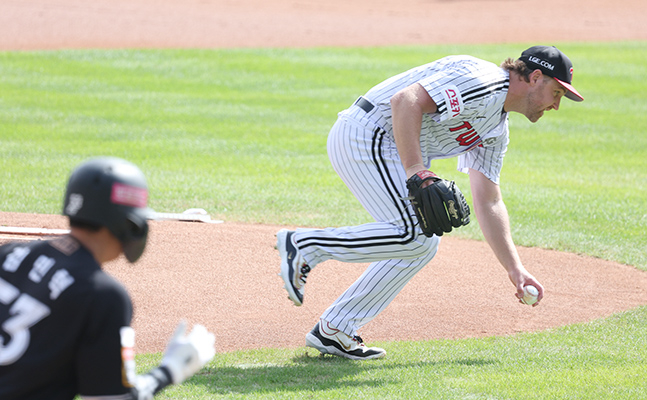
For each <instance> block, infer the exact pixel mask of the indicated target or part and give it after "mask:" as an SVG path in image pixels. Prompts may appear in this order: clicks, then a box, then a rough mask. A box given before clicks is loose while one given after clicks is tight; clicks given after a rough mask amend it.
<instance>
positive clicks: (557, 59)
mask: <svg viewBox="0 0 647 400" xmlns="http://www.w3.org/2000/svg"><path fill="white" fill-rule="evenodd" d="M519 59H520V60H521V61H523V62H525V63H526V65H527V66H528V67H529V68H531V69H539V70H541V72H542V73H543V74H544V75H548V76H550V77H552V78H554V79H555V80H556V81H557V82H559V84H560V85H562V86H563V87H564V89H566V97H567V98H569V99H571V100H573V101H582V100H584V97H582V95H581V94H580V93H579V92H578V91H577V90H575V88H574V87H573V85H572V82H573V63H572V62H571V60H570V59H569V58H568V57H566V55H565V54H564V53H562V52H561V51H559V50H558V49H557V47H555V46H533V47H531V48H529V49H527V50H525V51H524V52H523V53H521V57H519Z"/></svg>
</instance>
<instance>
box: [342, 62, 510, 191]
mask: <svg viewBox="0 0 647 400" xmlns="http://www.w3.org/2000/svg"><path fill="white" fill-rule="evenodd" d="M416 82H418V83H420V84H421V85H422V86H423V87H424V88H425V89H426V90H427V92H428V93H429V95H430V96H431V98H432V99H433V100H434V102H435V103H436V105H437V107H438V112H437V113H434V114H425V115H424V116H423V121H422V130H421V135H420V145H421V150H422V156H423V160H424V161H425V164H426V166H427V167H429V166H430V165H429V164H430V162H431V160H433V159H439V158H450V157H456V156H459V158H458V169H459V170H460V171H462V172H467V169H468V168H472V169H475V170H477V171H480V172H482V173H483V174H484V175H485V176H487V177H488V178H489V179H490V180H491V181H493V182H495V183H497V184H498V183H499V175H500V171H501V167H502V163H503V156H504V155H505V152H506V150H507V146H508V142H509V135H508V114H507V113H506V112H504V111H503V103H504V102H505V98H506V95H507V92H508V87H509V73H508V72H507V71H505V70H504V69H502V68H500V67H499V66H497V65H495V64H493V63H490V62H488V61H484V60H481V59H478V58H474V57H471V56H449V57H445V58H442V59H440V60H437V61H434V62H432V63H429V64H426V65H422V66H420V67H416V68H413V69H410V70H409V71H406V72H403V73H401V74H399V75H396V76H394V77H392V78H389V79H387V80H386V81H384V82H382V83H380V84H378V85H377V86H375V87H373V88H372V89H371V90H369V91H368V92H367V93H366V95H365V97H366V98H367V99H368V100H369V101H370V102H372V103H373V104H374V105H376V106H377V107H376V110H375V111H373V112H371V114H372V115H371V116H367V117H368V118H369V119H371V120H372V121H373V122H374V123H376V124H377V125H378V126H380V127H382V128H383V129H384V130H385V131H386V132H387V137H390V138H391V139H393V128H392V121H391V119H392V115H391V104H390V100H391V97H392V96H393V95H394V94H395V93H397V92H398V91H400V90H401V89H404V88H405V87H407V86H410V85H412V84H414V83H416ZM347 111H349V110H347ZM357 116H359V115H357Z"/></svg>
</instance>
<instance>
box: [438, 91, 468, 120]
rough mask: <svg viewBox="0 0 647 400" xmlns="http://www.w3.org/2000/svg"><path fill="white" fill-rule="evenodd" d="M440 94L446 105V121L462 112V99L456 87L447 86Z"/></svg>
mask: <svg viewBox="0 0 647 400" xmlns="http://www.w3.org/2000/svg"><path fill="white" fill-rule="evenodd" d="M441 93H442V94H443V98H444V99H445V104H446V105H447V119H451V118H455V117H457V116H458V115H459V114H460V113H461V112H463V97H462V96H461V93H460V92H459V91H458V88H457V87H456V86H454V85H447V86H445V87H444V88H443V89H442V90H441Z"/></svg>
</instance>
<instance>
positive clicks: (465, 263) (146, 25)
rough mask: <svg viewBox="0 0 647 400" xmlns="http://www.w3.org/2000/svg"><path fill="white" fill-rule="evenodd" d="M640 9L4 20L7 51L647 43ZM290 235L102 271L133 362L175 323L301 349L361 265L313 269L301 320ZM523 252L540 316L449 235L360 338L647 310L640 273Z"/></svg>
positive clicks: (565, 6) (273, 8)
mask: <svg viewBox="0 0 647 400" xmlns="http://www.w3.org/2000/svg"><path fill="white" fill-rule="evenodd" d="M645 10H647V5H645V3H644V2H643V1H642V0H627V1H623V2H608V1H601V0H574V1H571V2H563V1H556V0H545V1H543V2H542V3H541V5H540V6H538V3H536V2H532V1H530V0H498V1H497V0H481V1H477V0H473V1H468V0H463V1H460V0H435V1H434V0H426V1H425V0H417V1H415V0H403V1H399V2H392V1H386V0H372V1H369V0H358V1H354V2H347V1H345V2H342V1H341V0H329V1H325V2H322V1H319V0H317V1H314V0H308V1H306V0H244V1H228V0H225V1H222V0H220V1H216V0H184V1H182V2H180V1H178V0H162V1H153V0H129V1H126V0H96V1H93V2H87V1H82V0H33V1H30V2H22V1H18V0H13V1H11V0H9V1H5V2H3V3H2V5H1V6H0V49H3V50H32V49H62V48H89V47H91V48H122V47H136V48H145V47H156V48H164V47H201V48H208V47H268V46H271V47H311V46H360V45H393V44H433V43H507V42H536V43H551V42H556V41H560V42H568V41H587V40H588V41H602V40H634V39H635V40H646V39H647V25H646V24H644V21H643V19H644V18H643V16H644V15H645ZM0 223H1V224H2V225H6V226H25V227H46V228H65V227H66V224H65V219H64V218H63V217H60V216H52V215H37V214H17V213H2V214H0ZM279 228H281V227H279V226H267V225H251V224H236V223H230V222H225V223H224V224H202V223H186V222H153V223H152V232H151V238H150V245H149V247H148V248H147V251H146V253H145V255H144V257H143V258H142V260H141V261H140V262H139V263H137V264H136V265H131V264H128V263H127V262H125V260H124V259H120V260H117V261H115V262H113V263H110V264H109V265H107V266H106V270H108V271H109V272H110V273H112V274H113V275H115V276H116V277H117V278H118V279H119V280H121V281H122V282H124V284H125V285H126V287H127V288H128V289H129V291H130V293H131V295H132V297H133V302H134V305H135V320H134V323H133V325H134V328H135V329H136V331H137V335H138V344H137V348H138V351H139V352H159V351H163V349H164V346H165V343H166V339H167V338H168V336H170V334H171V332H172V331H173V328H174V326H175V325H176V323H177V321H178V320H179V319H180V318H186V319H187V320H188V321H189V322H190V323H203V324H205V325H206V326H207V327H208V328H209V329H210V330H212V331H214V332H215V333H216V335H217V341H218V345H217V346H218V350H219V351H220V352H225V351H234V350H239V349H246V348H263V347H300V346H302V345H303V343H304V335H305V334H306V333H307V332H308V331H309V330H310V329H311V327H312V325H313V324H314V323H315V322H316V320H317V318H318V317H319V315H320V314H321V313H322V312H323V311H324V310H325V308H326V307H327V306H328V305H329V304H330V303H331V302H332V301H334V299H335V298H336V297H337V296H338V295H339V294H341V293H342V292H343V290H344V289H345V288H346V287H348V286H349V285H350V284H351V283H352V282H353V281H354V280H355V279H356V278H357V277H358V276H359V275H360V274H361V272H362V271H363V269H364V268H365V267H366V264H343V263H339V262H334V261H328V262H326V263H324V264H322V265H320V266H318V267H317V268H316V269H315V270H314V272H313V273H312V274H311V276H310V278H309V280H308V286H307V288H306V301H305V304H304V306H303V307H300V308H296V307H294V306H293V305H292V304H291V302H290V301H289V300H287V298H286V294H285V292H284V290H283V289H282V282H281V279H280V278H279V277H278V276H277V272H278V263H279V259H278V254H277V252H276V251H275V250H274V249H273V246H274V243H275V238H274V233H275V232H276V231H277V230H278V229H279ZM2 240H6V239H2V238H0V241H2ZM519 251H520V254H521V257H522V259H523V260H524V263H525V264H526V266H527V267H528V269H529V270H530V271H531V272H532V273H533V274H534V275H535V276H537V278H539V279H540V280H541V281H542V283H544V285H545V287H546V297H545V299H544V301H543V302H542V305H541V306H540V307H537V308H530V307H527V306H522V305H520V304H518V303H517V302H516V300H515V297H514V294H513V287H512V286H511V285H510V283H509V282H508V280H507V276H506V274H505V272H504V270H503V269H502V268H501V267H500V266H499V264H498V262H497V261H496V259H495V258H494V256H493V255H492V252H491V251H490V249H489V248H488V247H487V244H485V243H483V242H478V241H470V240H459V239H456V238H452V237H451V236H450V237H446V238H444V239H443V243H442V244H441V247H440V251H439V253H438V255H437V256H436V258H435V259H434V260H433V261H432V262H431V263H430V265H428V266H427V267H426V268H425V269H423V270H422V271H421V272H420V273H419V274H418V275H417V276H416V277H415V278H414V279H413V280H412V281H411V282H410V283H409V284H408V285H407V287H405V289H404V290H403V291H402V293H401V294H400V295H399V296H398V297H397V298H396V299H395V301H394V302H393V303H392V304H391V305H390V306H389V308H387V309H386V311H384V312H383V313H382V314H381V315H380V316H379V317H378V318H377V319H376V320H375V321H373V322H372V323H371V324H369V325H367V326H366V327H365V328H364V329H363V330H362V334H363V335H364V336H365V337H366V338H367V339H368V340H369V341H377V340H379V341H382V340H404V339H436V338H464V337H475V336H492V335H508V334H513V333H516V332H522V331H537V330H544V329H549V328H553V327H558V326H562V325H567V324H571V323H576V322H585V321H590V320H592V319H595V318H600V317H605V316H608V315H611V314H613V313H616V312H620V311H624V310H627V309H631V308H633V307H637V306H639V305H644V304H647V292H646V291H645V290H644V288H645V287H647V273H644V272H641V271H638V270H636V269H635V268H632V267H629V266H624V265H620V264H617V263H613V262H607V261H603V260H598V259H594V258H591V257H584V256H579V255H574V254H564V253H560V252H555V251H548V250H541V249H534V248H519ZM452 254H461V257H460V258H459V259H456V258H453V257H452V256H451V255H452ZM466 277H469V279H468V280H466V279H465V278H466Z"/></svg>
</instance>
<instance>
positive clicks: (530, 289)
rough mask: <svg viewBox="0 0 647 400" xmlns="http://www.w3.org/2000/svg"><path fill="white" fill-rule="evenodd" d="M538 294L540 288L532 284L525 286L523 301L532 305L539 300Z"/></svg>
mask: <svg viewBox="0 0 647 400" xmlns="http://www.w3.org/2000/svg"><path fill="white" fill-rule="evenodd" d="M537 296H539V290H537V288H536V287H534V286H532V285H528V286H526V287H524V288H523V298H522V299H521V301H523V302H524V303H525V304H528V305H529V306H531V305H533V304H535V303H536V302H537Z"/></svg>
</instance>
